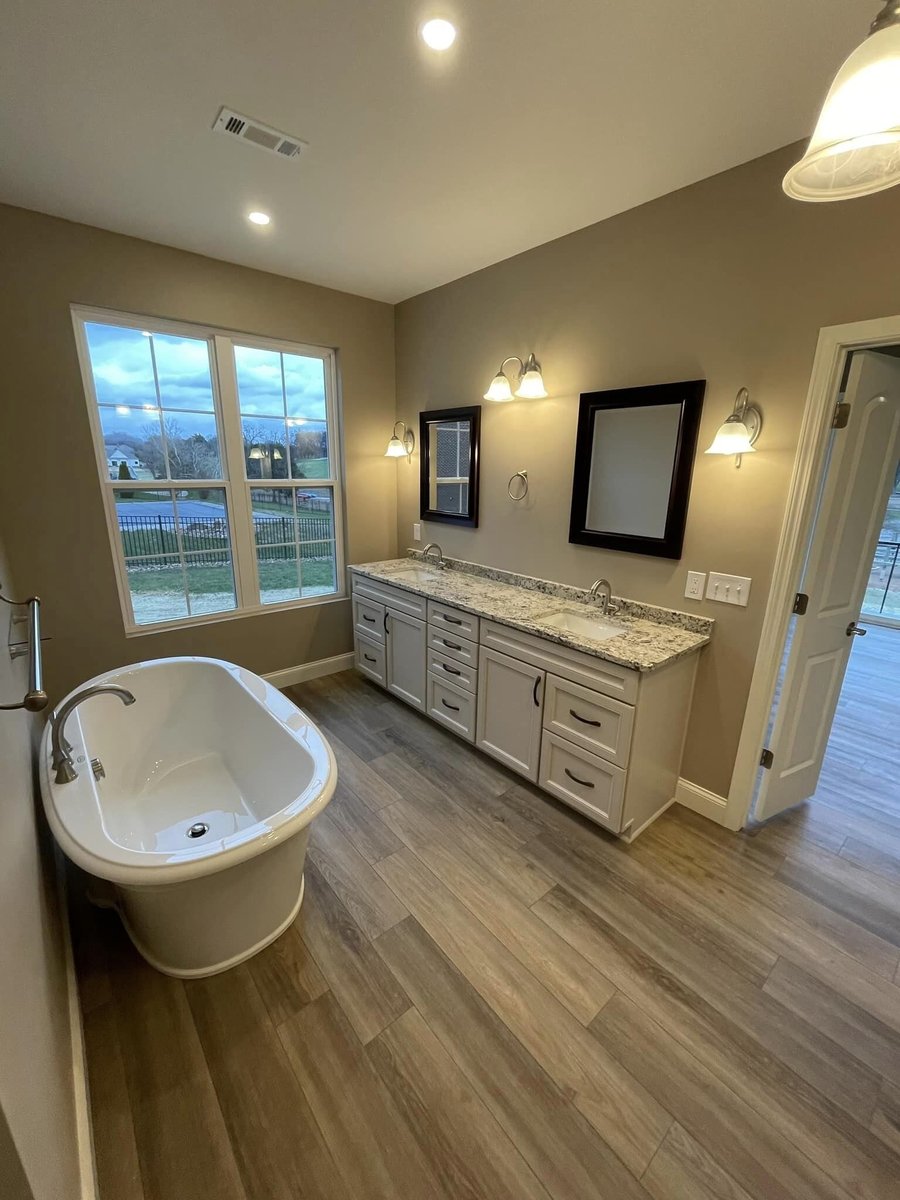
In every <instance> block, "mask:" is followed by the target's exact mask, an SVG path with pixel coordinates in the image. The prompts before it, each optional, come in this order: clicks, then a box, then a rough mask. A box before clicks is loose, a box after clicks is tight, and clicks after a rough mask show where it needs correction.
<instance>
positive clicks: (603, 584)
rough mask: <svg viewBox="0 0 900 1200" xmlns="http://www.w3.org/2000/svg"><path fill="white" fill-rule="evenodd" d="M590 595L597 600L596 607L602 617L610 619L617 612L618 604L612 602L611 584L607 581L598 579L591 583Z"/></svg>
mask: <svg viewBox="0 0 900 1200" xmlns="http://www.w3.org/2000/svg"><path fill="white" fill-rule="evenodd" d="M590 594H591V596H592V597H596V598H597V599H598V600H599V605H598V607H599V609H600V611H601V612H602V613H603V615H604V616H609V617H612V616H615V614H616V613H617V612H618V611H619V606H618V604H613V602H612V584H611V583H610V582H609V580H608V579H598V580H597V581H596V583H592V584H591V592H590Z"/></svg>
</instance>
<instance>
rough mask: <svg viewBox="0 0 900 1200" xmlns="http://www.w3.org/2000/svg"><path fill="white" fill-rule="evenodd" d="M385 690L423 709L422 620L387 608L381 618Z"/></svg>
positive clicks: (423, 662)
mask: <svg viewBox="0 0 900 1200" xmlns="http://www.w3.org/2000/svg"><path fill="white" fill-rule="evenodd" d="M384 632H385V635H386V636H385V647H386V650H387V654H386V658H387V687H388V691H389V692H393V693H394V695H395V696H399V697H400V699H401V700H405V701H406V703H407V704H411V705H412V706H413V708H418V709H421V710H422V711H423V712H424V711H425V622H424V621H419V620H417V619H416V618H415V617H408V616H407V615H406V613H401V612H397V611H396V610H395V609H393V608H389V609H388V610H387V612H386V613H385V617H384Z"/></svg>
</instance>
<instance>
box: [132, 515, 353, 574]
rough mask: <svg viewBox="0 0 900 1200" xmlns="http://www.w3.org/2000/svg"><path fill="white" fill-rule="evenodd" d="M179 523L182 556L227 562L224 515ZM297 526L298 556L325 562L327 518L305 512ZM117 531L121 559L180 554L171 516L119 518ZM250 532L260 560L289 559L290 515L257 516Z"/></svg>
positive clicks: (330, 536) (329, 539)
mask: <svg viewBox="0 0 900 1200" xmlns="http://www.w3.org/2000/svg"><path fill="white" fill-rule="evenodd" d="M180 525H181V548H182V549H183V550H184V552H185V553H186V554H195V553H200V552H204V553H205V554H206V555H207V561H208V562H209V563H210V565H213V564H224V563H226V562H227V561H228V551H229V539H228V522H227V521H226V520H225V518H224V517H191V518H186V519H182V520H181V522H180ZM296 526H297V534H298V536H299V541H300V557H301V558H303V559H307V560H308V559H315V558H325V559H328V558H331V557H332V556H333V554H334V548H333V547H334V530H333V528H332V523H331V517H330V516H321V517H319V516H311V515H306V514H304V515H302V516H298V517H297V518H296ZM119 529H120V530H121V534H122V546H123V549H124V551H125V557H126V558H134V557H141V558H150V557H157V556H159V555H164V554H177V553H178V552H179V545H178V533H177V530H176V524H175V518H174V516H173V517H150V516H148V517H138V516H120V517H119ZM253 533H254V538H255V541H256V546H257V554H258V557H259V559H260V561H266V562H270V561H278V560H281V559H292V558H294V556H295V548H294V518H293V517H288V516H275V515H272V516H256V517H254V518H253ZM216 551H218V552H219V553H218V554H217V553H216Z"/></svg>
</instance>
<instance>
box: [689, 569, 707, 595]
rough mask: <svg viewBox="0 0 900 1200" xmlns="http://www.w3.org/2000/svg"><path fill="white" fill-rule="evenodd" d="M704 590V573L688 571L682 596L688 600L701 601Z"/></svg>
mask: <svg viewBox="0 0 900 1200" xmlns="http://www.w3.org/2000/svg"><path fill="white" fill-rule="evenodd" d="M705 588H706V572H705V571H688V573H687V584H686V586H685V589H684V594H685V596H687V598H688V600H702V599H703V592H704V590H705Z"/></svg>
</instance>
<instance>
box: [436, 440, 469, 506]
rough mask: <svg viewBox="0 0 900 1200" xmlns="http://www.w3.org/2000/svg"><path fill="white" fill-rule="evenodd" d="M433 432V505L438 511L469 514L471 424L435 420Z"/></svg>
mask: <svg viewBox="0 0 900 1200" xmlns="http://www.w3.org/2000/svg"><path fill="white" fill-rule="evenodd" d="M429 433H430V439H429V449H430V452H431V453H430V463H431V475H430V488H431V490H430V497H431V498H430V506H431V508H433V509H435V511H437V512H444V513H465V512H466V511H467V509H468V506H469V459H470V444H471V429H470V426H469V422H468V421H434V422H432V423H431V424H430V425H429Z"/></svg>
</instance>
